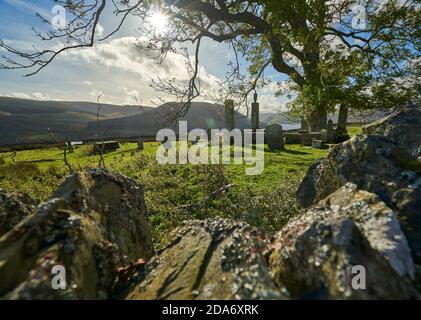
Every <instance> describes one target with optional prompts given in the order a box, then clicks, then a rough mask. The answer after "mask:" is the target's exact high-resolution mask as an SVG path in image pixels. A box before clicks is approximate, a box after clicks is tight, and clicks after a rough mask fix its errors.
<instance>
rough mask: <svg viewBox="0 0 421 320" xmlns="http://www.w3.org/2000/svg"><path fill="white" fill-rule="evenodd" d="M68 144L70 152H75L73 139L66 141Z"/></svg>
mask: <svg viewBox="0 0 421 320" xmlns="http://www.w3.org/2000/svg"><path fill="white" fill-rule="evenodd" d="M66 145H67V149H69V153H73V152H74V148H73V144H72V142H71V141H68V142H66Z"/></svg>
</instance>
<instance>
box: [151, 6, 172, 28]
mask: <svg viewBox="0 0 421 320" xmlns="http://www.w3.org/2000/svg"><path fill="white" fill-rule="evenodd" d="M150 23H151V25H152V26H153V27H154V28H155V29H156V31H157V32H160V33H162V32H165V30H166V29H167V26H168V16H166V15H165V14H163V13H162V12H159V11H156V12H154V13H153V14H152V16H151V18H150Z"/></svg>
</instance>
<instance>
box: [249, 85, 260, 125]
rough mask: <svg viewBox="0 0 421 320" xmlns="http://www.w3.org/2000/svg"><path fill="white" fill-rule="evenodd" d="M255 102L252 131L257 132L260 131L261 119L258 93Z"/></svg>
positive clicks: (252, 114) (252, 108)
mask: <svg viewBox="0 0 421 320" xmlns="http://www.w3.org/2000/svg"><path fill="white" fill-rule="evenodd" d="M253 97H254V101H253V103H252V104H251V129H252V130H253V132H255V131H256V130H257V129H259V125H260V119H259V106H260V105H259V103H258V102H257V97H258V96H257V92H255V93H254V95H253Z"/></svg>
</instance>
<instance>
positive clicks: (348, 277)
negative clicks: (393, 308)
mask: <svg viewBox="0 0 421 320" xmlns="http://www.w3.org/2000/svg"><path fill="white" fill-rule="evenodd" d="M269 266H270V270H271V273H272V275H273V277H274V279H275V281H276V282H277V285H278V287H280V288H282V287H284V288H286V290H287V291H288V292H289V293H290V294H291V297H292V298H308V299H326V298H327V299H343V298H347V299H411V298H418V297H419V296H418V294H417V291H416V289H415V286H414V282H415V270H414V264H413V261H412V258H411V252H410V250H409V248H408V244H407V240H406V238H405V236H404V234H403V233H402V231H401V228H400V225H399V222H398V219H397V218H396V215H395V213H394V212H393V210H392V209H390V208H389V207H388V206H387V205H386V204H385V203H383V202H382V201H381V200H380V199H379V197H377V196H376V195H375V194H372V193H369V192H366V191H360V190H358V189H357V186H356V185H354V184H351V183H348V184H346V185H345V186H344V187H342V188H341V189H339V190H338V191H336V192H335V193H333V194H332V195H330V196H329V197H328V198H326V199H324V200H322V201H321V202H320V203H318V204H317V205H315V206H314V207H312V208H310V209H309V210H308V211H307V212H306V213H305V214H304V215H302V216H300V217H298V218H295V219H294V220H292V221H291V222H289V223H288V224H287V225H286V226H285V227H284V228H283V229H282V231H281V232H280V233H279V234H278V237H277V240H276V241H275V242H274V245H273V251H272V253H271V255H270V259H269ZM355 266H362V267H364V269H365V271H366V277H365V279H366V290H361V289H359V288H358V287H355V286H353V285H352V280H353V278H354V276H355V274H353V272H352V270H353V267H355Z"/></svg>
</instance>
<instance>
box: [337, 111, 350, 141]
mask: <svg viewBox="0 0 421 320" xmlns="http://www.w3.org/2000/svg"><path fill="white" fill-rule="evenodd" d="M348 111H349V108H348V106H347V105H346V104H344V103H342V104H341V105H340V107H339V114H338V124H337V126H336V132H335V133H336V136H337V137H341V136H345V135H348V131H347V128H346V125H347V122H348Z"/></svg>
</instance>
